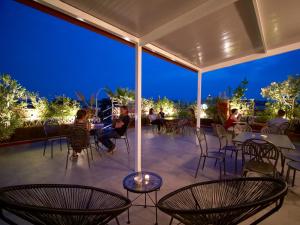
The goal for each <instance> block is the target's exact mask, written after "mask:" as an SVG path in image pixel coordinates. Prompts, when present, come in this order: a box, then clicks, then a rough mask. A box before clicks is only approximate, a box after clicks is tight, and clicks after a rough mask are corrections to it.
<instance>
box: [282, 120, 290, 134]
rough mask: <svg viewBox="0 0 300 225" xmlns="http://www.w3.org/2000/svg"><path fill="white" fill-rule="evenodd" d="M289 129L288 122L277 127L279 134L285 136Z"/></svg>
mask: <svg viewBox="0 0 300 225" xmlns="http://www.w3.org/2000/svg"><path fill="white" fill-rule="evenodd" d="M289 127H290V123H289V122H284V123H282V124H281V125H280V126H279V130H280V132H281V134H285V133H286V130H287V129H288V128H289Z"/></svg>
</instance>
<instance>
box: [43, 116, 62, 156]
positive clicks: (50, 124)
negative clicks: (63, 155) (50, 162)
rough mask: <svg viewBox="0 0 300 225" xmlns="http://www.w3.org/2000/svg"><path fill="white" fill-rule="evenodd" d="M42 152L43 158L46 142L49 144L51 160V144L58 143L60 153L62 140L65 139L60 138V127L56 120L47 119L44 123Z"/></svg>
mask: <svg viewBox="0 0 300 225" xmlns="http://www.w3.org/2000/svg"><path fill="white" fill-rule="evenodd" d="M44 134H45V140H44V151H43V156H45V154H46V148H47V144H48V142H50V144H51V158H53V143H54V142H56V141H59V145H60V151H62V139H64V138H65V137H63V136H62V132H61V127H60V125H59V123H58V121H57V120H54V119H49V120H47V121H46V122H45V123H44Z"/></svg>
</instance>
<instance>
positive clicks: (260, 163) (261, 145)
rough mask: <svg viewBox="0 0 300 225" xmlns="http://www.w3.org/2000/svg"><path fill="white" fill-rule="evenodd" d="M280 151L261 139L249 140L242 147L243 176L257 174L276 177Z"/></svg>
mask: <svg viewBox="0 0 300 225" xmlns="http://www.w3.org/2000/svg"><path fill="white" fill-rule="evenodd" d="M246 159H247V161H246ZM278 159H279V150H278V149H277V147H276V146H275V145H273V144H272V143H270V142H268V141H266V140H261V139H249V140H247V141H245V142H244V143H243V145H242V163H243V176H246V175H247V173H248V172H255V173H259V174H262V175H266V176H273V177H276V176H278V175H279V174H278V173H277V169H276V166H277V162H278Z"/></svg>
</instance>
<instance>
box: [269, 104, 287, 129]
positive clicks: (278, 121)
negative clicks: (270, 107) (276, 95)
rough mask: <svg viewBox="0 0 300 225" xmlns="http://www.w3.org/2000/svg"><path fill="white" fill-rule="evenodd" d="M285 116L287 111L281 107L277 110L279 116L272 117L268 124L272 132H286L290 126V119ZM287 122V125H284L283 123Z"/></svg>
mask: <svg viewBox="0 0 300 225" xmlns="http://www.w3.org/2000/svg"><path fill="white" fill-rule="evenodd" d="M284 116H285V111H284V110H282V109H279V110H278V112H277V116H276V117H275V118H274V119H271V120H269V121H268V122H267V124H266V126H267V127H268V128H269V130H270V132H271V133H275V134H276V133H278V134H281V133H284V132H285V129H287V127H288V122H289V121H288V120H287V119H285V118H283V117H284ZM284 124H287V126H286V127H282V125H284Z"/></svg>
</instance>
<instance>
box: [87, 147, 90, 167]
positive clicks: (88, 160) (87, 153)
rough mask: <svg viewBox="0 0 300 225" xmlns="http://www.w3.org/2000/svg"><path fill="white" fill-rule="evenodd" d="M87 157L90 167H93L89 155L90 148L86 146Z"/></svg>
mask: <svg viewBox="0 0 300 225" xmlns="http://www.w3.org/2000/svg"><path fill="white" fill-rule="evenodd" d="M86 157H87V160H88V165H89V168H91V165H90V157H89V150H88V148H86Z"/></svg>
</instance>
